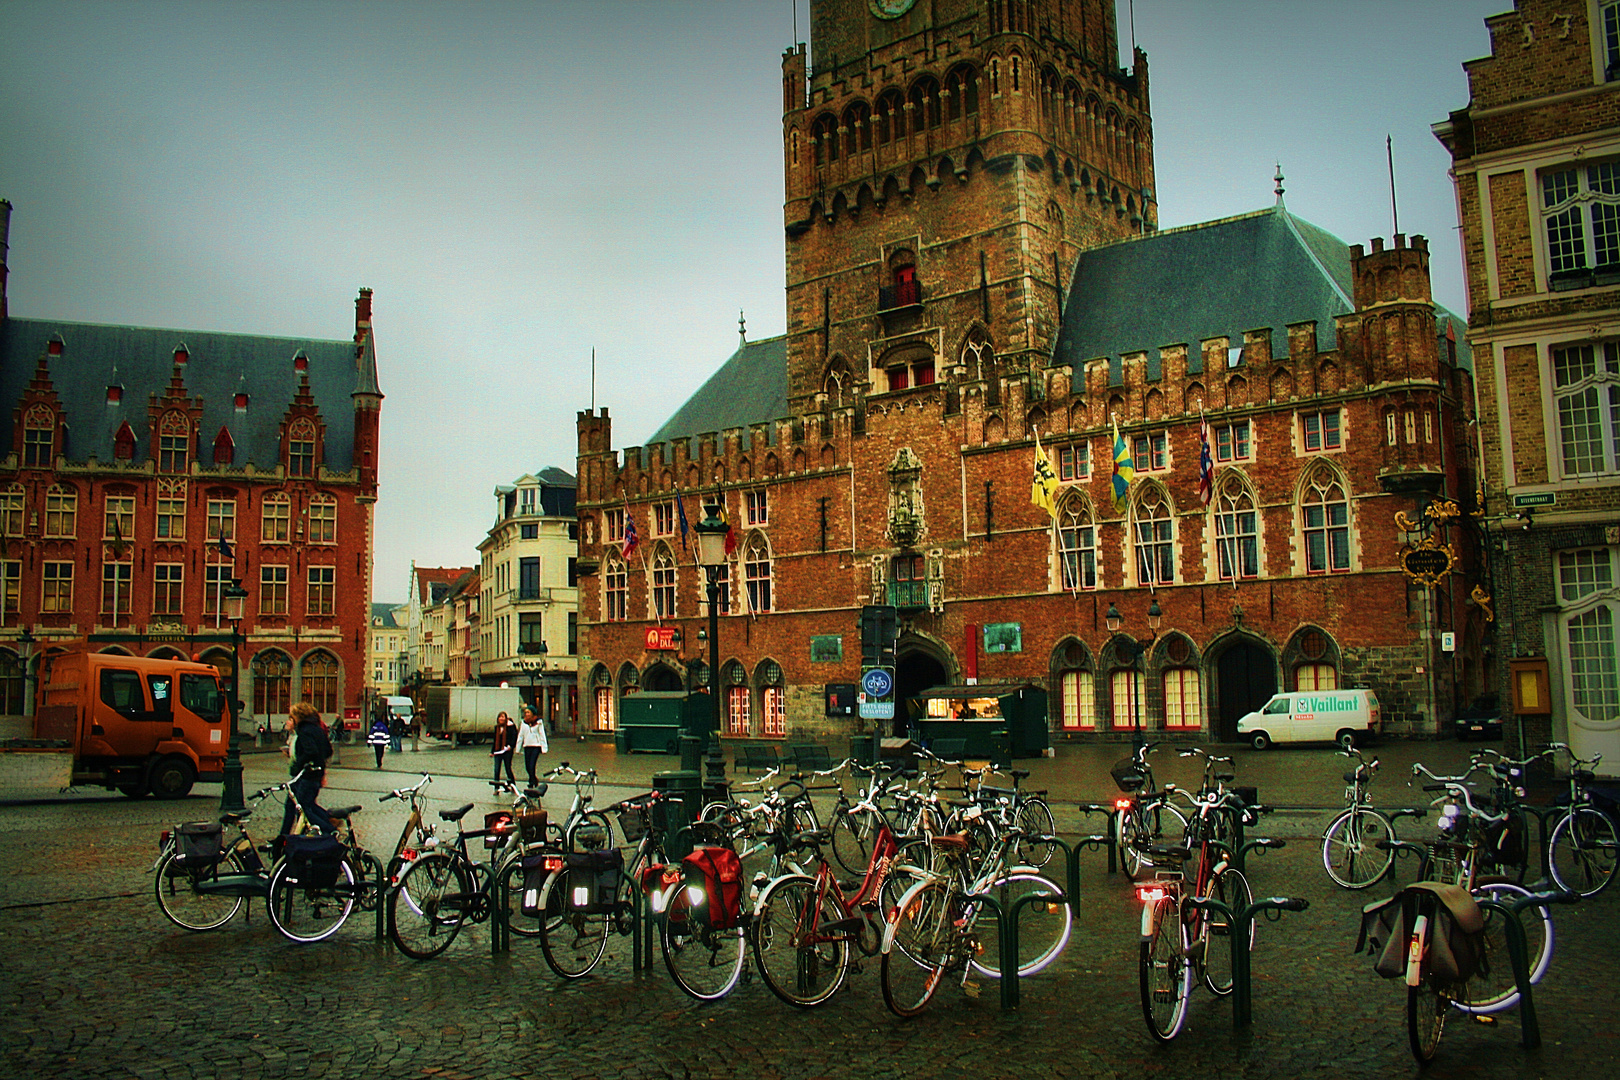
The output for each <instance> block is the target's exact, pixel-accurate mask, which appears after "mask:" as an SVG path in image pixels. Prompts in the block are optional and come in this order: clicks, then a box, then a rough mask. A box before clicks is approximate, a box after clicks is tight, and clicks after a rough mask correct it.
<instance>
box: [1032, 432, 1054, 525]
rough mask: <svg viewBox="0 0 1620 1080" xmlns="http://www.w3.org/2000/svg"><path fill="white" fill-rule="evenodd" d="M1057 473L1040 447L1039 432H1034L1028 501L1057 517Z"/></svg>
mask: <svg viewBox="0 0 1620 1080" xmlns="http://www.w3.org/2000/svg"><path fill="white" fill-rule="evenodd" d="M1057 487H1058V478H1057V473H1055V472H1053V471H1052V462H1051V461H1050V460H1049V459H1048V458H1047V456H1046V451H1045V450H1043V449H1041V433H1040V432H1038V431H1037V432H1036V433H1035V475H1034V477H1033V478H1032V479H1031V480H1030V484H1029V501H1030V502H1032V503H1034V504H1035V505H1036V506H1038V507H1040V508H1041V509H1042V510H1045V511H1046V513H1047V514H1048V516H1050V517H1053V518H1056V517H1057Z"/></svg>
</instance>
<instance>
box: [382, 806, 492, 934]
mask: <svg viewBox="0 0 1620 1080" xmlns="http://www.w3.org/2000/svg"><path fill="white" fill-rule="evenodd" d="M472 808H473V804H472V803H467V804H466V805H465V806H461V807H458V808H457V809H455V810H440V811H439V817H440V819H442V820H444V821H447V822H452V821H453V822H455V823H456V824H457V830H458V831H457V833H456V839H455V841H454V842H453V843H451V844H449V845H442V844H441V845H439V847H438V849H437V850H435V851H431V852H429V853H428V854H425V855H422V856H421V857H420V858H418V859H417V860H416V861H415V862H413V863H411V865H410V866H408V867H407V868H406V869H405V872H404V873H403V874H401V875H400V879H399V884H398V885H397V886H395V888H394V889H393V891H392V892H390V893H389V895H388V909H387V911H388V936H389V937H390V938H391V939H393V942H394V945H395V946H396V947H397V948H398V949H399V951H400V952H402V953H404V954H405V955H406V956H409V957H411V958H412V959H414V960H428V959H432V958H433V957H435V956H438V955H439V954H440V953H442V952H444V950H445V949H448V948H449V947H450V944H451V942H453V941H455V939H456V935H457V934H459V933H460V932H461V928H462V926H463V925H465V924H466V923H468V922H484V921H486V920H487V919H488V918H489V917H490V915H491V914H492V913H493V911H494V900H493V894H494V892H495V889H496V887H497V885H498V883H501V882H502V881H503V880H504V881H505V883H506V886H507V888H508V889H510V887H511V878H510V874H511V872H512V867H513V866H516V867H517V868H518V869H519V870H520V871H521V868H522V860H521V858H513V854H514V853H513V852H511V851H509V850H507V843H506V841H507V838H508V837H509V836H510V835H511V834H512V833H513V832H514V831H515V830H516V823H515V821H514V819H513V817H512V815H511V814H510V813H507V812H505V811H499V812H496V813H491V814H487V815H486V816H485V827H484V828H482V829H466V828H461V827H460V823H461V819H462V818H463V817H465V816H466V814H467V811H469V810H471V809H472ZM477 839H482V840H483V841H484V847H485V849H486V850H487V851H488V852H489V859H488V860H487V862H479V861H477V860H475V859H473V857H472V856H471V855H470V854H468V852H467V841H468V840H477ZM401 897H404V898H405V903H403V904H401V903H400V902H399V901H400V898H401Z"/></svg>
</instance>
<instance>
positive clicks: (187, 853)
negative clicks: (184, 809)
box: [174, 821, 225, 870]
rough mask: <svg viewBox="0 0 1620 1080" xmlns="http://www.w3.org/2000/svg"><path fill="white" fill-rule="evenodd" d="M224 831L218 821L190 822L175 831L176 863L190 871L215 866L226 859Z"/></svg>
mask: <svg viewBox="0 0 1620 1080" xmlns="http://www.w3.org/2000/svg"><path fill="white" fill-rule="evenodd" d="M223 835H224V830H223V829H222V828H221V826H220V824H219V822H217V821H188V822H186V823H185V824H184V825H181V826H180V827H179V828H178V829H176V830H175V838H174V851H175V862H177V863H179V864H180V865H181V866H184V867H185V868H186V869H188V870H195V869H200V868H204V867H209V866H214V865H216V864H217V863H218V862H219V861H220V860H221V859H223V858H224V857H225V844H224V842H223V840H222V837H223Z"/></svg>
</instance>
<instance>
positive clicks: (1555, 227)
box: [1541, 160, 1620, 291]
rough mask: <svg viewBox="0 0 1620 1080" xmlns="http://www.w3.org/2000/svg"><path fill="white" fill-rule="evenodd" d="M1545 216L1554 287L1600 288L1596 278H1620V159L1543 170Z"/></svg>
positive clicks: (1549, 274)
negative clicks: (1613, 275) (1601, 275)
mask: <svg viewBox="0 0 1620 1080" xmlns="http://www.w3.org/2000/svg"><path fill="white" fill-rule="evenodd" d="M1541 218H1542V222H1543V223H1544V226H1545V228H1546V240H1547V287H1548V288H1549V289H1551V290H1554V291H1560V290H1564V289H1580V288H1585V287H1587V286H1589V285H1593V284H1599V282H1596V281H1595V279H1594V274H1608V273H1615V274H1620V160H1616V161H1600V162H1595V163H1592V164H1581V165H1568V166H1564V167H1562V168H1557V169H1547V170H1544V171H1543V172H1542V173H1541ZM1602 283H1603V284H1608V283H1609V282H1602Z"/></svg>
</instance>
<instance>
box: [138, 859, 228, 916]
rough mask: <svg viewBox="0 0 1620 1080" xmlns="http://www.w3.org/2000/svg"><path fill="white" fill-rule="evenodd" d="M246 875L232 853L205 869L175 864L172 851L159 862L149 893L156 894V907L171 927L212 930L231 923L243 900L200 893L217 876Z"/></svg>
mask: <svg viewBox="0 0 1620 1080" xmlns="http://www.w3.org/2000/svg"><path fill="white" fill-rule="evenodd" d="M245 873H247V871H246V870H244V869H243V868H242V860H241V859H239V858H237V855H236V852H234V851H232V852H228V853H227V854H226V855H225V858H224V860H223V861H221V862H220V863H219V865H218V866H217V867H210V868H208V869H206V870H198V869H195V868H189V867H185V866H177V865H175V853H174V852H172V851H171V852H169V853H168V854H167V855H165V856H163V858H162V860H161V861H159V862H158V865H157V879H156V880H155V881H154V882H153V883H152V891H153V892H154V893H155V894H156V895H157V902H158V907H160V908H162V909H163V914H165V915H167V916H168V917H169V921H170V922H172V923H174V925H176V926H179V927H182V928H184V929H186V930H196V931H202V930H215V929H218V928H219V927H221V926H224V925H225V924H226V923H228V922H230V921H231V919H232V918H233V917H234V916H235V915H236V913H237V911H238V910H239V909H240V908H241V906H242V898H241V897H240V896H227V895H226V894H224V893H214V892H203V891H200V890H201V889H203V888H206V887H207V885H208V883H209V882H211V881H213V880H214V879H215V878H216V877H218V876H222V875H227V874H228V875H236V874H245Z"/></svg>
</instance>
